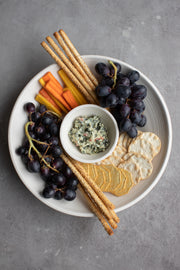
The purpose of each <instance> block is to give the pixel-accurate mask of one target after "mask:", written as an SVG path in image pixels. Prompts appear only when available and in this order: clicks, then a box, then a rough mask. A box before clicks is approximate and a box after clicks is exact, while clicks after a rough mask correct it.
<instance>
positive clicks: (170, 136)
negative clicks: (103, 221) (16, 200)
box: [8, 55, 172, 217]
mask: <svg viewBox="0 0 180 270" xmlns="http://www.w3.org/2000/svg"><path fill="white" fill-rule="evenodd" d="M82 58H84V59H91V58H99V59H102V60H112V61H115V62H119V63H120V64H122V65H124V66H126V67H127V68H129V69H135V70H137V71H138V72H139V73H140V76H142V77H143V78H144V79H145V80H146V81H147V82H148V84H149V85H151V87H152V88H153V90H154V91H155V92H156V94H157V96H158V98H159V100H160V101H161V104H162V107H163V109H164V112H165V117H166V121H167V127H168V146H167V151H166V156H165V159H164V161H163V164H162V167H161V169H160V171H159V172H158V174H157V176H156V178H155V179H154V180H153V182H152V183H151V184H150V186H149V187H148V188H147V189H146V190H145V191H144V192H143V193H142V194H140V195H139V196H138V197H137V198H135V199H133V200H132V201H131V202H129V203H127V204H125V205H124V206H120V207H117V208H116V209H115V212H116V213H119V212H121V211H123V210H125V209H127V208H129V207H131V206H133V205H135V204H136V203H138V202H139V201H141V200H142V199H143V198H144V197H145V196H147V195H148V194H149V193H150V191H151V190H152V189H153V188H154V187H155V186H156V184H157V183H158V182H159V180H160V178H161V177H162V175H163V173H164V171H165V169H166V167H167V164H168V161H169V158H170V154H171V149H172V123H171V117H170V113H169V110H168V107H167V105H166V102H165V99H164V97H163V96H162V95H161V93H160V92H159V90H158V88H157V87H156V86H155V84H154V83H153V82H152V81H151V80H150V79H149V78H148V77H147V76H146V75H144V73H143V72H141V71H140V70H139V69H137V68H136V67H134V66H132V65H130V64H128V63H126V62H124V61H121V60H118V59H116V58H113V57H110V56H109V57H108V56H102V55H82ZM52 66H57V64H55V63H53V64H51V65H48V66H47V67H45V68H44V69H42V70H40V71H39V72H38V73H37V74H35V75H34V76H33V77H32V78H31V79H30V80H29V82H28V83H27V84H26V85H25V86H24V87H23V89H22V90H21V92H20V93H19V95H18V96H17V98H16V101H15V103H14V105H13V107H12V110H11V113H10V117H9V123H8V149H9V154H10V157H11V161H12V163H13V166H14V168H15V171H16V173H17V175H18V176H19V178H20V180H21V182H22V183H23V184H24V185H25V187H26V188H27V189H28V190H29V191H30V192H31V193H32V194H33V195H34V197H36V198H37V199H38V200H39V201H41V202H42V203H43V204H45V205H47V206H49V207H50V208H52V209H54V210H56V211H58V212H60V213H64V214H68V215H71V216H76V217H94V216H95V215H94V214H93V213H86V214H85V213H80V212H79V213H76V212H72V211H71V210H64V211H63V210H60V209H57V208H56V207H55V206H53V205H50V204H49V202H48V200H47V201H44V200H43V198H42V199H41V198H39V197H37V196H36V194H34V193H33V191H32V190H31V189H30V188H29V187H28V186H27V185H26V184H25V183H24V181H23V180H22V178H21V177H20V174H19V172H18V170H17V168H16V166H15V162H14V159H13V156H12V153H11V145H10V128H11V123H12V116H13V112H14V110H15V107H16V104H17V102H18V100H19V99H20V98H21V95H23V91H24V90H25V88H26V87H28V85H29V84H30V83H31V81H32V80H35V79H36V77H38V76H39V74H40V73H41V72H43V71H44V70H46V69H48V68H50V67H52Z"/></svg>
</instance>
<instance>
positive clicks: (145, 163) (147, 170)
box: [128, 154, 153, 180]
mask: <svg viewBox="0 0 180 270" xmlns="http://www.w3.org/2000/svg"><path fill="white" fill-rule="evenodd" d="M128 161H132V162H134V163H135V164H136V165H138V166H139V168H140V172H141V180H143V179H146V178H147V177H149V176H150V175H151V173H152V170H153V165H152V163H151V161H150V160H149V159H147V158H145V157H144V156H142V155H138V154H133V155H131V156H130V157H129V159H128Z"/></svg>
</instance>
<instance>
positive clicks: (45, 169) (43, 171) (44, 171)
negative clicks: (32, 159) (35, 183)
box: [40, 166, 51, 180]
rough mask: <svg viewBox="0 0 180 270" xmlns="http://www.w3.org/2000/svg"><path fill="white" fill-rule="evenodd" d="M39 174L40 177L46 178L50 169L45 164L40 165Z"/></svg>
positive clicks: (49, 174) (49, 173)
mask: <svg viewBox="0 0 180 270" xmlns="http://www.w3.org/2000/svg"><path fill="white" fill-rule="evenodd" d="M40 174H41V177H42V179H44V180H47V179H48V178H49V177H50V176H51V171H50V169H49V168H48V167H47V166H42V167H41V168H40Z"/></svg>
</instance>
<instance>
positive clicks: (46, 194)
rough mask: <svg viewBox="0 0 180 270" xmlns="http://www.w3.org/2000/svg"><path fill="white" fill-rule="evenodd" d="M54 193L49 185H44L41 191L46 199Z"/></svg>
mask: <svg viewBox="0 0 180 270" xmlns="http://www.w3.org/2000/svg"><path fill="white" fill-rule="evenodd" d="M54 194H55V190H54V188H53V187H51V186H47V187H45V188H44V190H43V192H42V195H43V197H44V198H46V199H49V198H52V197H54Z"/></svg>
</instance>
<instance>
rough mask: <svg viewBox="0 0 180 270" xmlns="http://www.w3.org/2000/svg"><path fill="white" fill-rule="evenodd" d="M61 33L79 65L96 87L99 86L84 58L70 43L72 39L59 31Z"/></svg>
mask: <svg viewBox="0 0 180 270" xmlns="http://www.w3.org/2000/svg"><path fill="white" fill-rule="evenodd" d="M59 33H60V35H61V36H62V38H63V39H64V41H65V42H66V44H67V46H68V47H69V49H70V51H71V52H72V53H73V55H74V56H75V58H76V60H77V61H78V62H79V64H80V65H81V66H82V68H83V69H84V71H85V72H86V74H87V75H88V77H89V78H90V79H91V81H92V82H93V83H94V85H95V86H97V85H98V81H97V79H96V78H95V76H94V75H93V74H92V72H91V71H90V69H89V67H88V66H87V65H86V63H85V62H84V60H83V59H82V57H81V56H80V54H79V53H78V51H77V50H76V48H75V47H74V45H73V44H72V42H71V41H70V39H69V38H68V36H67V35H66V33H65V32H64V31H63V30H62V29H61V30H59Z"/></svg>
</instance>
